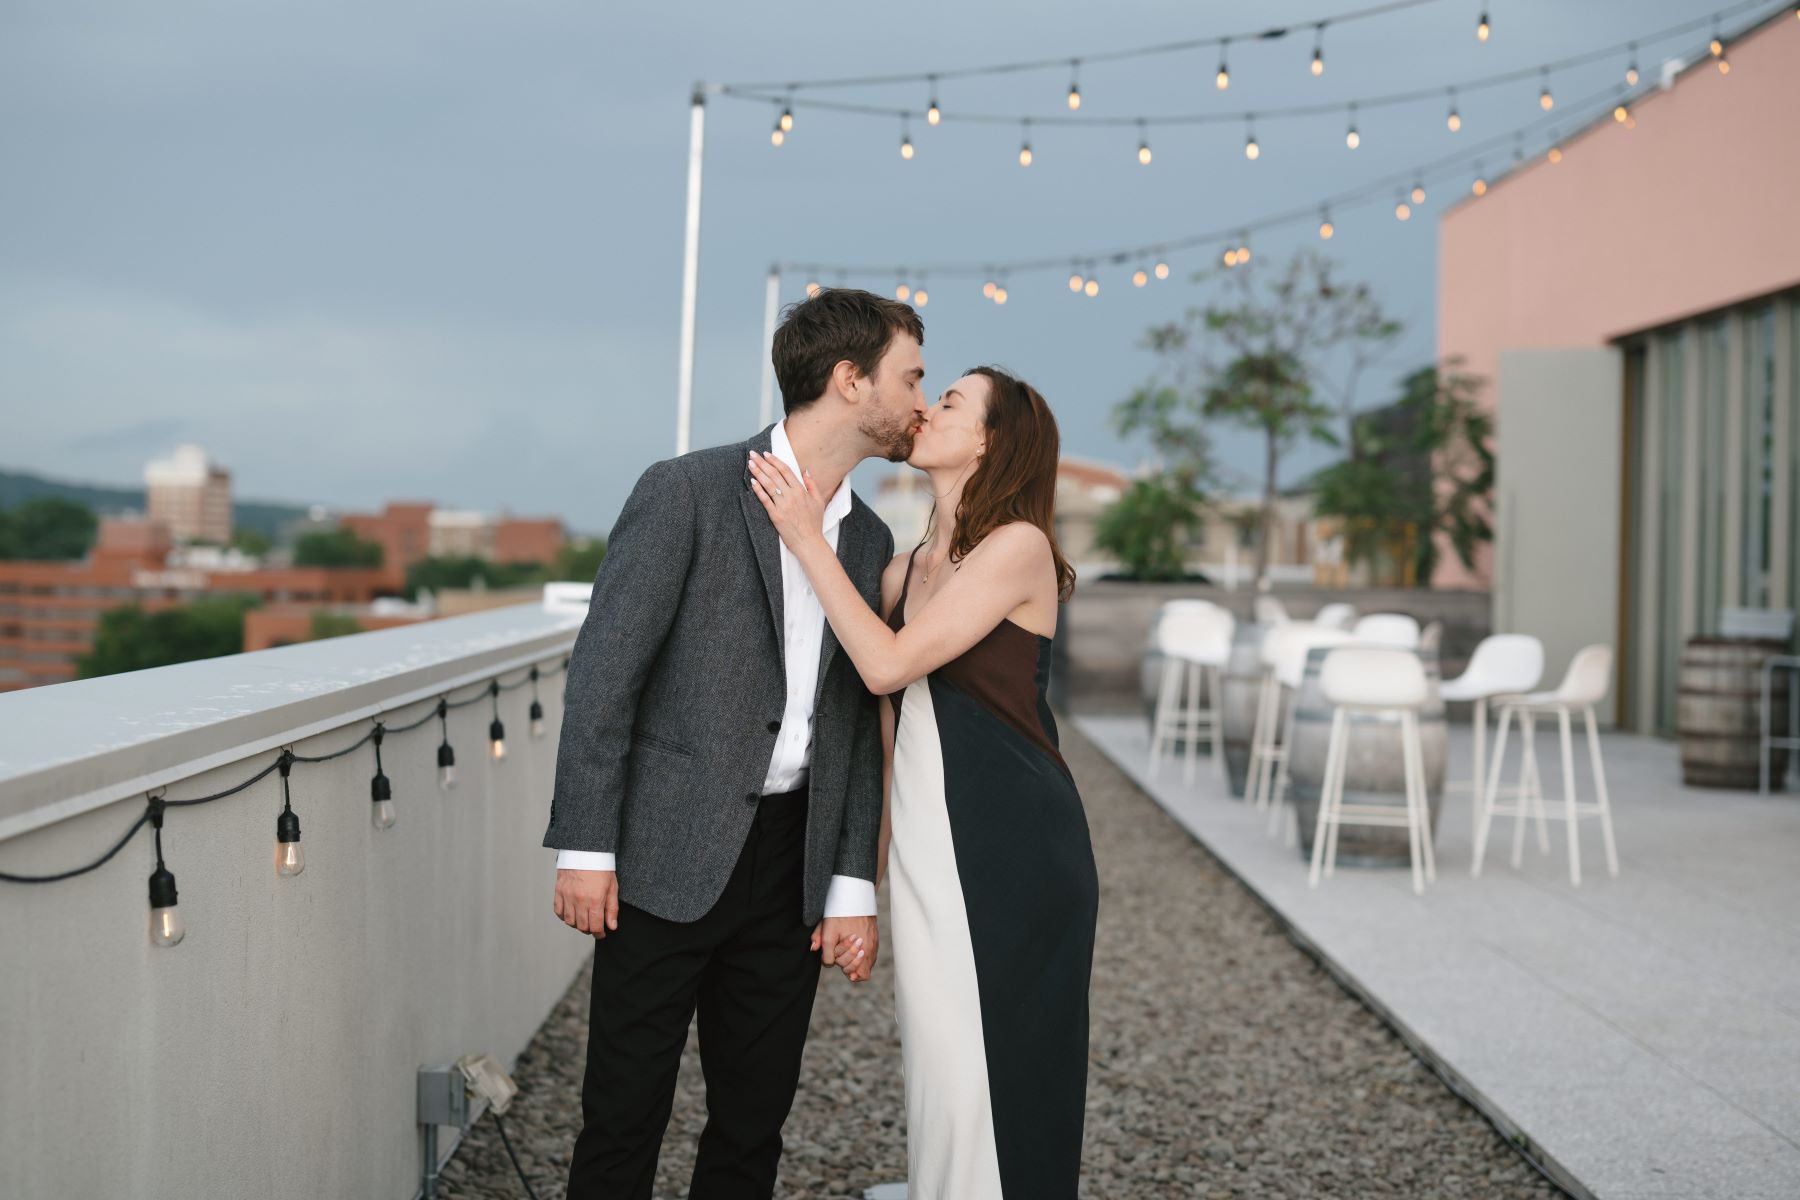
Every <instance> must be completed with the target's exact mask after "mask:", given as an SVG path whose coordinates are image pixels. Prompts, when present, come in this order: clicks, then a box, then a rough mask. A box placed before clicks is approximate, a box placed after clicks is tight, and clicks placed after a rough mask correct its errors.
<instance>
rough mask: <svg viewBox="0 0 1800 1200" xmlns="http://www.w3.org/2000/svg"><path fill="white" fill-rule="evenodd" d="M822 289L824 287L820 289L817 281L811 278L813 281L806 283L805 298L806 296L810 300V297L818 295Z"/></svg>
mask: <svg viewBox="0 0 1800 1200" xmlns="http://www.w3.org/2000/svg"><path fill="white" fill-rule="evenodd" d="M823 290H824V289H822V288H821V287H819V283H818V281H817V280H813V281H812V282H810V283H808V284H807V285H806V298H807V299H808V300H810V299H812V298H813V297H814V296H816V295H818V294H819V293H820V292H821V291H823Z"/></svg>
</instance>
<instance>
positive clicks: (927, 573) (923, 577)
mask: <svg viewBox="0 0 1800 1200" xmlns="http://www.w3.org/2000/svg"><path fill="white" fill-rule="evenodd" d="M949 557H950V551H948V550H946V551H944V558H940V559H938V564H937V565H938V567H941V566H943V565H944V559H947V558H949ZM935 570H937V567H933V566H929V565H928V566H926V568H925V570H924V572H923V573H922V574H920V576H919V582H920V583H930V582H931V573H932V572H933V571H935Z"/></svg>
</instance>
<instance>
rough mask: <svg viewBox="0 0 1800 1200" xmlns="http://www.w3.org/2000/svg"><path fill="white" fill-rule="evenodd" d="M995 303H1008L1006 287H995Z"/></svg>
mask: <svg viewBox="0 0 1800 1200" xmlns="http://www.w3.org/2000/svg"><path fill="white" fill-rule="evenodd" d="M994 303H995V304H1005V303H1006V289H1005V288H1004V287H997V288H995V289H994Z"/></svg>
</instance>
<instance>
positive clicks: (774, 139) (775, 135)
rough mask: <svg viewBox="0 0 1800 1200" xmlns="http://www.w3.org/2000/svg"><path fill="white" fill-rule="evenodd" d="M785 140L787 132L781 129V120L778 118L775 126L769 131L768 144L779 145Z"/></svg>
mask: <svg viewBox="0 0 1800 1200" xmlns="http://www.w3.org/2000/svg"><path fill="white" fill-rule="evenodd" d="M785 141H787V134H786V133H785V132H784V131H783V130H782V128H781V122H780V121H779V120H778V121H776V122H775V128H773V129H771V130H770V131H769V145H771V146H779V145H781V143H783V142H785Z"/></svg>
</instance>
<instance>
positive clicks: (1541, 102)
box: [1538, 67, 1556, 112]
mask: <svg viewBox="0 0 1800 1200" xmlns="http://www.w3.org/2000/svg"><path fill="white" fill-rule="evenodd" d="M1541 73H1542V77H1543V81H1544V88H1543V90H1542V91H1541V92H1539V93H1538V107H1539V108H1541V109H1543V110H1544V111H1545V112H1549V111H1550V110H1551V109H1552V108H1555V107H1556V100H1555V99H1554V98H1553V97H1552V96H1551V95H1550V68H1548V67H1545V68H1543V69H1542V72H1541Z"/></svg>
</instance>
